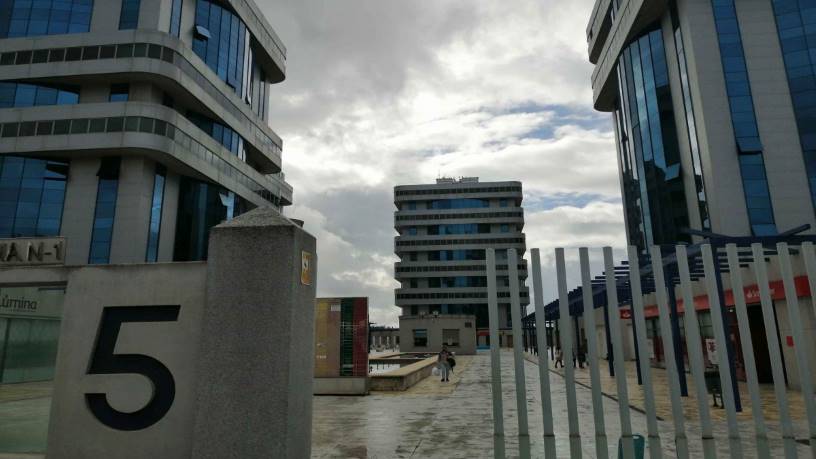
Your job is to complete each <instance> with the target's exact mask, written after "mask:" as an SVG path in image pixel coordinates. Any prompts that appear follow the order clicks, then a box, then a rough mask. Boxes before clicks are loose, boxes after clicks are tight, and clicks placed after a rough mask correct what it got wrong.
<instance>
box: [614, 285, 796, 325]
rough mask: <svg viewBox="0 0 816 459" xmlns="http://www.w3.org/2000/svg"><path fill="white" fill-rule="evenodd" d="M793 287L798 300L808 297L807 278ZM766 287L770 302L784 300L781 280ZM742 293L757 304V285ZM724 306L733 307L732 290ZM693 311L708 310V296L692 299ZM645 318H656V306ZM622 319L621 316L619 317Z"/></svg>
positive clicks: (680, 306)
mask: <svg viewBox="0 0 816 459" xmlns="http://www.w3.org/2000/svg"><path fill="white" fill-rule="evenodd" d="M793 283H794V285H795V286H796V296H797V297H799V298H802V297H808V296H810V285H809V284H808V278H807V276H799V277H797V278H795V279H794V280H793ZM768 287H769V288H770V293H771V299H772V300H784V299H785V285H784V284H783V283H782V281H781V280H777V281H773V282H771V283H770V284H769V285H768ZM743 291H744V292H745V302H746V303H747V304H755V303H759V301H760V299H759V286H758V285H756V284H755V285H749V286H748V287H744V288H743ZM725 304H726V306H734V292H733V291H732V290H726V291H725ZM683 306H684V305H683V300H682V299H680V298H678V299H677V311H678V312H680V313H682V312H683V311H684V307H683ZM694 309H696V310H697V311H706V310H708V309H710V306H709V303H708V295H699V296H695V297H694ZM644 313H645V316H646V317H647V318H648V317H657V315H658V313H657V305H656V304H652V305H649V306H646V307H645V308H644ZM621 317H623V316H621Z"/></svg>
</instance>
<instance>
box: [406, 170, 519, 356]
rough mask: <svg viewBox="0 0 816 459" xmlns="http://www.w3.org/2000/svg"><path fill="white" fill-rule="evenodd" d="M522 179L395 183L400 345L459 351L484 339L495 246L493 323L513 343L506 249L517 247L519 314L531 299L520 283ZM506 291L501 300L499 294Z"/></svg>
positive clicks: (484, 342) (470, 349)
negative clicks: (488, 257) (488, 259)
mask: <svg viewBox="0 0 816 459" xmlns="http://www.w3.org/2000/svg"><path fill="white" fill-rule="evenodd" d="M521 201H522V190H521V183H520V182H479V181H478V179H477V178H475V177H474V178H464V179H461V180H454V179H438V180H437V183H435V184H428V185H403V186H397V187H395V188H394V203H395V205H396V207H397V210H396V212H395V213H394V225H395V228H396V230H397V232H398V233H399V235H398V236H397V237H396V238H395V239H394V247H395V252H396V254H397V256H398V257H399V258H400V261H399V262H397V263H396V265H395V266H394V275H395V277H396V279H397V281H399V282H400V288H398V289H397V290H396V292H395V304H396V305H397V306H398V307H400V308H401V310H402V314H401V315H400V336H401V337H400V342H401V347H400V349H401V350H402V351H410V350H415V351H418V352H421V351H434V352H435V351H439V350H440V349H441V346H442V344H446V345H448V346H449V347H450V348H451V349H452V350H454V351H456V352H460V353H470V352H475V349H476V347H477V346H482V347H486V346H488V345H489V342H488V336H487V335H488V328H489V324H488V313H487V276H486V268H485V249H487V248H493V249H495V250H496V259H497V260H498V262H497V263H498V272H497V283H498V284H497V285H498V295H499V297H500V301H499V316H500V322H499V328H500V329H501V330H502V331H501V340H502V343H501V344H502V345H504V346H511V345H512V343H513V337H512V332H511V330H510V329H511V325H512V322H511V320H510V315H511V311H510V304H509V302H510V300H509V297H510V290H509V285H510V282H509V279H510V278H509V276H508V265H507V249H515V250H517V253H518V257H519V263H518V266H517V268H518V273H519V284H520V287H521V290H520V294H521V306H522V310H523V311H522V313H521V314H522V316H523V315H525V312H524V309H525V307H526V306H527V304H529V290H528V288H527V287H526V286H525V285H524V280H525V279H526V278H527V264H526V262H525V261H524V259H523V256H524V252H525V250H526V241H525V236H524V233H523V228H524V209H523V208H522V207H521ZM502 298H505V299H504V301H502V300H501V299H502Z"/></svg>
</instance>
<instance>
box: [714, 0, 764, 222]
mask: <svg viewBox="0 0 816 459" xmlns="http://www.w3.org/2000/svg"><path fill="white" fill-rule="evenodd" d="M711 5H712V8H713V9H714V19H715V20H716V22H717V39H718V40H719V44H720V57H721V59H722V66H723V71H724V72H725V86H726V89H727V91H728V105H729V108H730V110H731V124H732V127H733V130H734V137H735V139H736V142H737V154H738V155H739V163H740V172H741V174H742V188H743V191H744V193H745V202H746V204H747V207H748V221H749V222H750V224H751V231H752V233H753V234H754V235H755V236H768V235H775V234H776V224H775V222H774V217H773V208H772V206H771V193H770V190H769V189H768V180H767V178H766V177H765V161H764V159H763V158H762V142H761V140H760V138H759V129H758V128H757V121H756V115H755V114H754V99H753V96H752V95H751V83H750V81H749V79H748V68H747V67H746V66H745V53H744V52H743V49H742V36H741V35H740V29H739V21H738V19H737V10H736V7H735V6H734V1H733V0H712V1H711Z"/></svg>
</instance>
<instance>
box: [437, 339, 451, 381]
mask: <svg viewBox="0 0 816 459" xmlns="http://www.w3.org/2000/svg"><path fill="white" fill-rule="evenodd" d="M450 356H451V353H450V351H448V347H447V346H442V350H441V351H439V355H438V356H437V358H436V365H437V366H438V367H439V374H440V375H441V376H442V379H440V381H442V382H448V374H449V373H450V362H448V359H450Z"/></svg>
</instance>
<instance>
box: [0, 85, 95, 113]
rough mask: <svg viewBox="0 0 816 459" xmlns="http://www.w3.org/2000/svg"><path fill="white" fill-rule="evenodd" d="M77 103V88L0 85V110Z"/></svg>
mask: <svg viewBox="0 0 816 459" xmlns="http://www.w3.org/2000/svg"><path fill="white" fill-rule="evenodd" d="M77 103H79V88H78V87H75V86H59V87H57V86H46V85H38V84H26V83H9V82H2V83H0V108H15V107H34V106H39V105H70V104H77Z"/></svg>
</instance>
